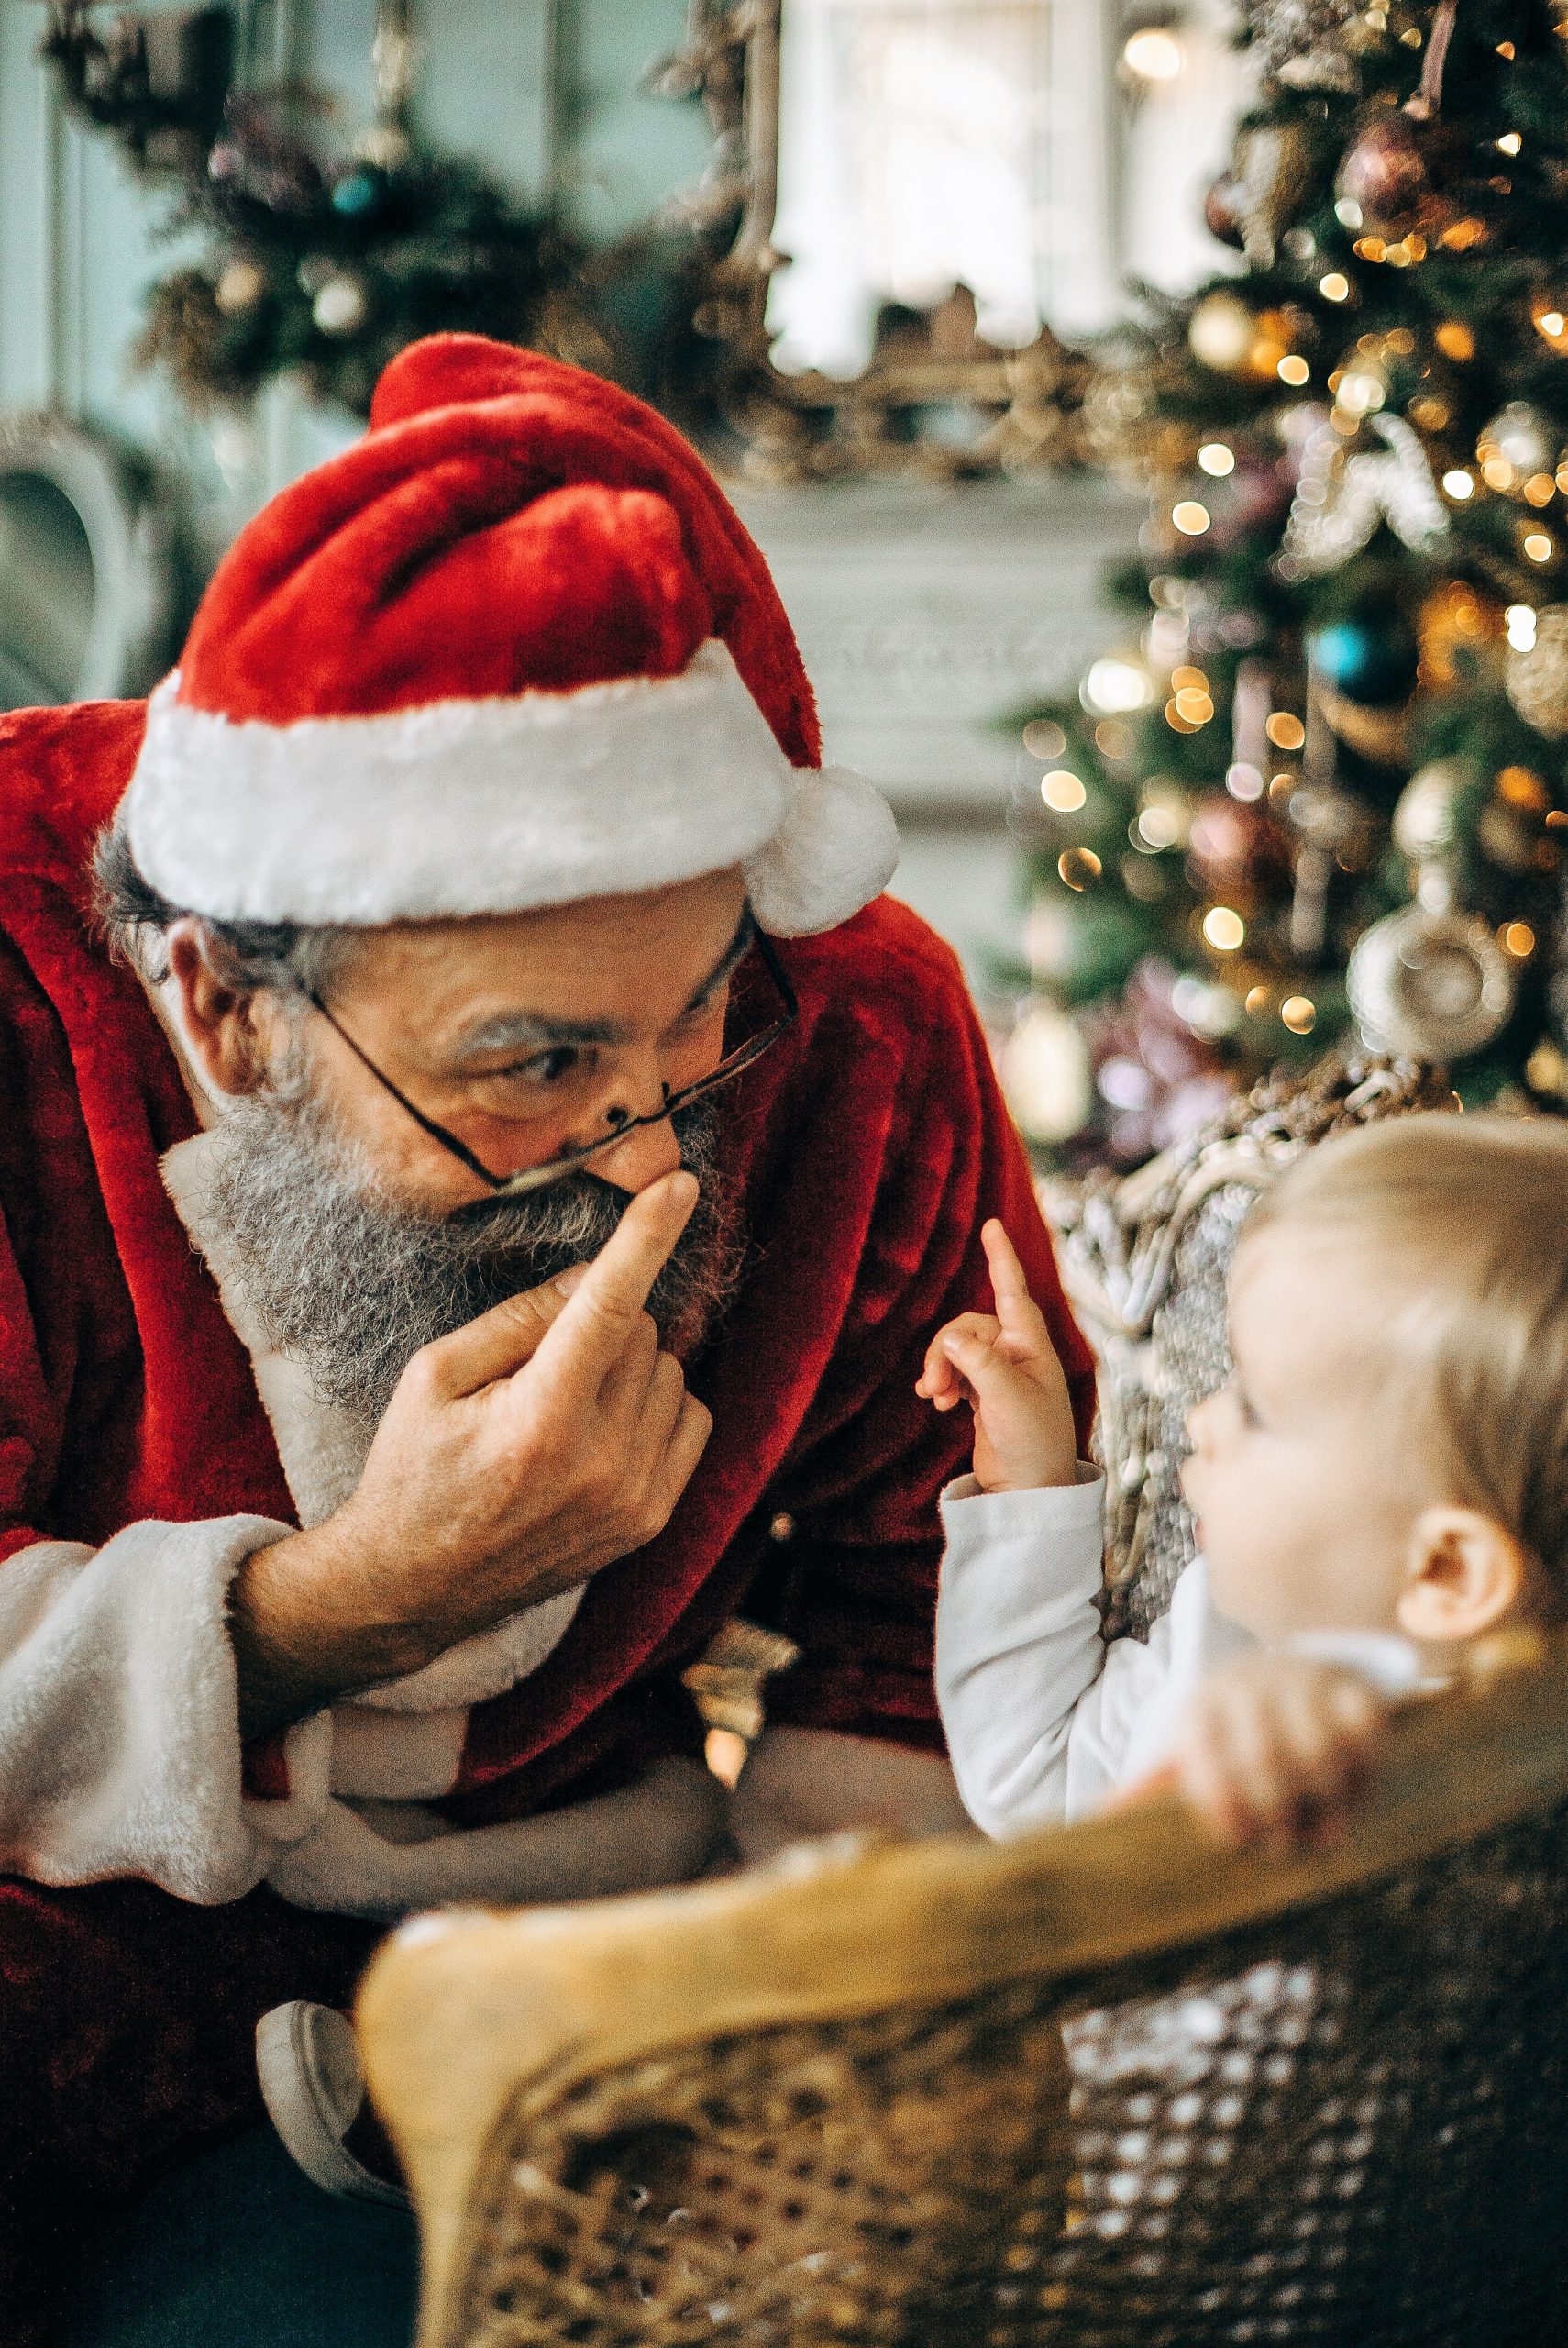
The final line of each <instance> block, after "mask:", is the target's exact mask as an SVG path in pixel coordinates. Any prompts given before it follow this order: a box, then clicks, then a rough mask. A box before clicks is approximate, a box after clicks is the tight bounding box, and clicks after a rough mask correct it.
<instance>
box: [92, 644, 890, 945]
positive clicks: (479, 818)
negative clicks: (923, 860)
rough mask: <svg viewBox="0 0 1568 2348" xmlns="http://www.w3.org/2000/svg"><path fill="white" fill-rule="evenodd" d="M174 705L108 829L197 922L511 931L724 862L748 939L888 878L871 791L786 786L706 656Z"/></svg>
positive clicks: (163, 715)
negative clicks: (477, 919) (252, 714)
mask: <svg viewBox="0 0 1568 2348" xmlns="http://www.w3.org/2000/svg"><path fill="white" fill-rule="evenodd" d="M179 687H180V678H179V672H178V670H176V671H175V672H174V673H173V674H172V675H171V676H169V677H166V678H165V679H164V681H163V682H162V683H161V684H160V686H159V687H158V688H157V690H156V692H154V693H153V695H152V697H151V700H150V701H149V704H148V718H147V731H146V734H145V737H144V738H143V741H142V747H141V752H140V756H139V758H138V761H137V766H136V771H135V773H134V774H133V776H132V778H131V781H130V787H129V789H128V791H127V795H126V800H125V810H124V812H125V820H126V822H127V826H128V829H129V837H130V846H131V850H132V853H133V854H134V856H135V858H136V860H137V863H138V866H139V868H140V869H141V871H142V873H143V875H144V876H145V878H146V879H147V880H148V881H150V882H151V884H152V886H153V887H154V888H155V889H157V890H159V891H160V892H161V893H162V894H163V895H164V896H166V897H168V898H169V899H170V900H171V902H172V903H175V904H177V905H181V906H183V907H188V908H190V909H191V910H192V911H193V912H197V913H204V914H210V915H211V916H212V917H213V918H214V919H215V920H223V921H297V922H332V923H345V924H348V925H357V926H369V925H374V924H376V923H380V922H391V921H409V920H422V919H424V920H428V919H434V918H436V917H438V916H441V915H454V914H455V915H464V914H496V913H522V912H526V911H528V910H530V909H531V908H533V907H535V906H542V905H557V904H569V903H576V902H578V901H579V900H580V899H582V898H585V897H600V896H622V895H626V894H630V893H633V892H638V891H642V890H646V889H657V888H663V887H667V886H668V885H669V884H670V883H672V882H675V881H689V880H692V879H694V878H695V877H696V876H697V875H698V874H699V873H702V872H715V871H719V870H722V869H723V868H724V867H725V866H728V865H732V864H738V865H741V866H743V867H744V868H745V876H746V881H747V885H748V888H749V889H750V891H751V895H752V903H753V906H754V908H755V910H756V915H757V919H758V920H759V922H760V923H761V924H762V926H763V927H764V928H765V929H766V930H767V931H769V932H770V933H772V934H773V935H775V936H785V937H789V936H806V935H809V934H810V933H812V932H813V931H816V930H822V929H831V928H832V927H834V925H835V924H837V923H838V922H841V921H845V920H847V919H848V917H849V915H850V914H853V913H856V912H857V911H858V910H859V908H860V907H861V906H862V905H864V904H867V903H869V901H870V900H871V898H872V897H874V896H876V895H877V894H878V892H879V891H880V890H881V889H883V888H884V887H885V886H886V884H887V882H888V881H889V879H890V878H891V876H892V872H893V868H894V866H895V865H896V863H897V861H898V835H897V831H896V829H895V826H894V824H893V819H892V815H891V813H890V811H889V808H888V806H887V804H886V803H885V802H884V801H883V800H882V798H881V797H880V795H879V794H878V792H876V791H875V790H874V789H873V787H872V786H871V785H870V784H869V783H868V782H867V781H863V780H862V778H860V777H859V776H857V775H854V774H851V773H849V772H848V771H847V770H845V769H842V768H835V767H829V768H824V769H823V770H820V771H816V770H805V769H800V770H796V769H791V767H790V764H789V762H788V760H787V759H785V757H784V756H783V753H782V752H781V751H780V749H779V748H778V743H777V742H776V741H775V739H774V737H773V734H772V732H771V730H770V728H769V727H768V725H767V721H766V719H765V718H764V717H763V715H762V713H761V712H760V710H759V709H758V708H757V706H756V703H755V702H754V701H753V700H752V698H751V695H750V693H749V692H747V691H746V689H745V685H744V684H743V683H742V681H741V679H740V676H739V673H738V671H737V670H736V669H735V665H734V660H733V659H731V657H730V654H729V651H728V649H727V648H726V647H725V646H723V644H721V643H719V642H718V641H717V640H716V639H711V640H710V641H709V642H708V643H706V644H704V645H702V646H701V648H699V650H698V651H697V653H696V654H695V655H694V657H693V659H691V661H690V664H689V665H688V667H687V668H686V669H685V670H683V671H682V672H681V673H680V674H679V676H675V677H657V678H628V679H624V680H619V681H615V682H613V683H610V684H599V685H584V686H580V687H579V688H578V689H577V691H575V692H566V693H558V692H526V693H521V694H518V695H517V696H515V697H514V698H513V699H510V700H496V699H491V700H484V701H473V702H463V701H447V702H437V703H431V704H430V705H428V706H426V707H424V708H415V709H404V710H395V711H392V712H390V713H388V714H384V715H372V716H368V717H312V718H301V719H298V720H296V721H295V722H294V723H293V724H292V725H267V724H265V723H264V722H262V721H259V720H256V719H244V720H233V719H230V718H227V717H225V716H223V715H222V714H219V713H216V712H214V711H209V710H200V709H192V708H190V707H188V706H187V705H186V704H185V703H182V702H181V700H180V699H179Z"/></svg>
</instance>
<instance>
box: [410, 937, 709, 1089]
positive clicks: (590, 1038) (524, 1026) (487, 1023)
mask: <svg viewBox="0 0 1568 2348" xmlns="http://www.w3.org/2000/svg"><path fill="white" fill-rule="evenodd" d="M754 928H755V924H754V922H753V919H752V913H751V908H750V907H749V905H748V906H747V908H746V910H745V913H743V914H742V915H741V917H740V924H739V926H738V927H737V929H736V931H735V934H734V936H733V937H732V938H731V940H730V942H729V944H728V945H727V946H726V947H725V948H724V950H723V954H721V955H720V957H719V959H718V960H717V961H716V962H715V963H714V965H713V967H712V969H711V970H710V971H709V973H708V975H707V977H706V978H705V979H704V980H702V982H701V985H700V986H699V987H698V988H697V989H696V991H695V992H694V993H693V994H692V996H691V998H690V1001H689V1002H688V1003H687V1005H686V1008H687V1010H688V1011H695V1010H696V1009H697V1007H698V1005H699V1004H700V1003H701V1002H706V1000H707V998H708V997H709V996H710V995H711V994H713V993H715V992H716V991H717V990H718V989H719V988H720V987H722V986H723V983H724V980H726V979H728V978H730V977H732V976H733V975H734V971H735V969H737V968H738V966H739V965H740V964H741V963H742V962H743V961H744V960H745V956H746V952H747V950H748V948H749V947H750V945H751V941H752V936H753V934H754ZM629 1041H630V1036H629V1035H628V1033H627V1030H626V1029H625V1028H624V1026H622V1025H621V1024H620V1023H619V1021H617V1020H613V1019H549V1018H547V1017H545V1016H544V1015H543V1014H542V1013H539V1012H534V1011H503V1012H500V1013H497V1014H496V1016H495V1017H494V1018H492V1019H481V1020H480V1021H479V1023H478V1024H477V1025H475V1026H472V1027H469V1028H466V1029H465V1030H464V1032H463V1034H462V1035H461V1036H459V1037H458V1041H457V1043H456V1044H455V1045H454V1047H453V1051H452V1057H453V1058H454V1060H458V1061H461V1060H469V1059H480V1058H484V1057H486V1056H487V1055H488V1054H490V1053H491V1052H554V1051H562V1050H568V1049H570V1048H572V1047H576V1046H580V1045H583V1044H624V1043H627V1042H629Z"/></svg>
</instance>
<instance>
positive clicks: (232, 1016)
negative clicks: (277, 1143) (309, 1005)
mask: <svg viewBox="0 0 1568 2348" xmlns="http://www.w3.org/2000/svg"><path fill="white" fill-rule="evenodd" d="M163 945H164V952H165V953H166V955H167V956H168V959H169V976H170V980H171V985H172V989H173V995H174V1003H173V1006H172V1007H173V1010H174V1014H175V1018H176V1021H177V1023H178V1025H179V1030H180V1041H181V1042H182V1044H183V1046H184V1047H185V1049H186V1050H187V1051H188V1052H189V1053H190V1055H191V1058H193V1060H194V1062H195V1064H196V1071H197V1074H198V1075H199V1076H201V1077H202V1079H203V1080H204V1082H205V1083H207V1084H208V1085H210V1086H211V1088H212V1090H213V1091H215V1092H251V1091H255V1089H256V1087H257V1085H258V1084H259V1082H260V1081H261V1078H262V1075H263V1073H264V1071H265V1068H266V1056H265V1051H264V1049H263V1048H262V1047H261V1040H260V1038H259V1036H258V1034H257V1026H256V994H255V991H254V989H250V988H246V987H242V986H239V985H238V984H237V983H236V980H235V979H234V977H233V975H232V973H230V972H229V971H228V970H227V969H226V967H225V961H226V958H225V957H224V955H223V954H221V953H215V951H214V950H213V947H214V941H213V939H212V937H211V936H210V934H209V932H208V929H207V925H206V924H205V922H204V921H201V920H199V919H198V918H197V916H196V915H195V914H181V915H180V917H179V918H178V920H176V921H173V922H171V924H170V925H169V930H168V934H167V936H165V938H164V941H163Z"/></svg>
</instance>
